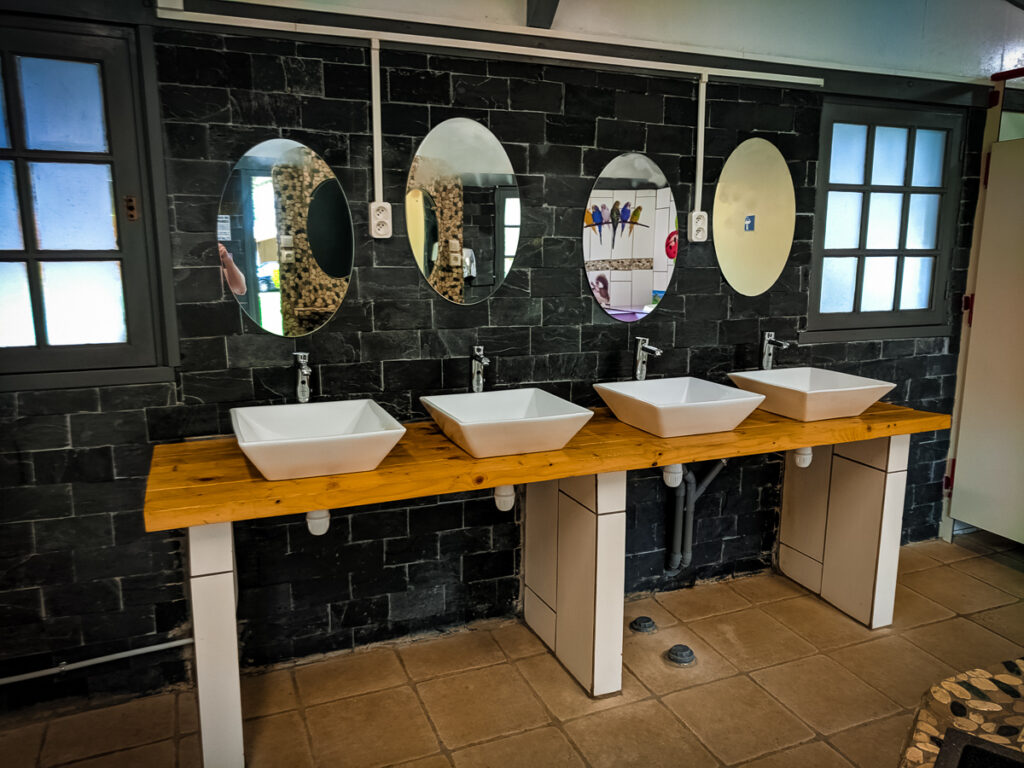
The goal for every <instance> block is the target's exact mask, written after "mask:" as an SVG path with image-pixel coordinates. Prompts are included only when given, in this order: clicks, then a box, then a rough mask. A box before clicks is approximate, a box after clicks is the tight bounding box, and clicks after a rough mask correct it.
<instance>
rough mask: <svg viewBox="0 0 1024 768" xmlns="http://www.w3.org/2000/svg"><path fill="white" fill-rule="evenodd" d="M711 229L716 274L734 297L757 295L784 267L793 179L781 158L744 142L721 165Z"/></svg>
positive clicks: (757, 143) (758, 143) (763, 144)
mask: <svg viewBox="0 0 1024 768" xmlns="http://www.w3.org/2000/svg"><path fill="white" fill-rule="evenodd" d="M712 210H713V216H712V219H711V227H712V232H713V239H714V243H715V254H716V255H717V257H718V266H719V267H720V268H721V270H722V274H723V275H724V276H725V279H726V280H727V281H728V282H729V285H731V286H732V287H733V288H734V289H735V290H736V292H737V293H742V294H743V295H744V296H757V295H759V294H762V293H764V292H765V291H767V290H768V289H769V288H771V287H772V285H774V283H775V281H776V280H778V279H779V275H781V274H782V268H783V267H784V266H786V259H788V258H789V251H790V249H791V248H792V246H793V229H794V227H795V226H796V196H795V194H794V192H793V177H792V176H791V175H790V173H789V166H788V165H786V160H785V158H784V157H783V156H782V153H781V152H779V150H778V149H776V148H775V145H774V144H772V143H771V142H768V141H765V140H764V139H747V140H746V141H744V142H743V143H742V144H740V145H739V146H738V147H736V149H734V150H733V151H732V154H731V155H729V158H728V159H727V160H726V161H725V166H724V167H723V168H722V174H721V176H719V179H718V187H717V188H716V189H715V206H714V208H713V209H712Z"/></svg>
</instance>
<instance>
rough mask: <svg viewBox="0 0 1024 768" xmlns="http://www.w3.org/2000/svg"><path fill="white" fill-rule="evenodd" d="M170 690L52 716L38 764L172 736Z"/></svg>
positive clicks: (78, 757) (94, 753) (61, 760)
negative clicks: (114, 704)
mask: <svg viewBox="0 0 1024 768" xmlns="http://www.w3.org/2000/svg"><path fill="white" fill-rule="evenodd" d="M174 705H175V695H174V694H173V693H169V694H165V695H162V696H149V697H146V698H142V699H135V700H134V701H130V702H128V703H127V704H119V705H117V706H114V707H105V708H103V709H94V710H90V711H88V712H81V713H79V714H75V715H69V716H68V717H61V718H58V719H56V720H53V721H52V722H51V723H50V727H49V729H48V731H47V734H46V742H45V743H44V745H43V751H42V755H41V759H40V764H41V765H42V766H44V768H45V767H46V766H51V765H59V764H61V763H67V762H71V761H72V760H81V759H82V758H86V757H92V756H93V755H99V754H103V753H104V752H113V751H115V750H119V749H127V748H128V747H136V746H139V745H142V744H149V743H151V742H155V741H160V740H162V739H167V738H171V737H173V736H174Z"/></svg>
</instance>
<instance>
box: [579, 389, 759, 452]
mask: <svg viewBox="0 0 1024 768" xmlns="http://www.w3.org/2000/svg"><path fill="white" fill-rule="evenodd" d="M594 389H596V390H597V394H599V395H600V396H601V399H602V400H604V401H605V403H606V404H607V405H608V407H609V408H611V409H612V413H614V414H615V418H617V419H618V420H619V421H623V422H625V423H626V424H629V425H630V426H631V427H636V428H637V429H642V430H644V431H645V432H650V433H651V434H654V435H657V436H658V437H683V436H685V435H703V434H706V433H708V432H727V431H729V430H731V429H735V428H736V427H737V426H738V425H739V423H740V422H741V421H743V420H744V419H745V418H747V416H749V415H750V414H751V412H752V411H753V410H754V409H755V408H757V406H758V405H759V404H760V403H761V401H762V400H764V395H758V394H754V393H753V392H745V391H743V390H742V389H736V388H735V387H727V386H725V385H723V384H715V383H714V382H710V381H704V380H703V379H697V378H693V377H692V376H681V377H676V378H671V379H648V380H646V381H619V382H614V383H610V384H595V385H594Z"/></svg>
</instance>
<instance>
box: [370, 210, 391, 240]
mask: <svg viewBox="0 0 1024 768" xmlns="http://www.w3.org/2000/svg"><path fill="white" fill-rule="evenodd" d="M370 235H372V236H373V237H376V238H378V239H384V238H388V237H391V203H370Z"/></svg>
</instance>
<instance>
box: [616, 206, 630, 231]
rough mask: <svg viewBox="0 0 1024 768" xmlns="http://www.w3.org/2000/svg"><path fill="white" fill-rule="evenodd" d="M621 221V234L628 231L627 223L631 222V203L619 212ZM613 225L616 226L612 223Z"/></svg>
mask: <svg viewBox="0 0 1024 768" xmlns="http://www.w3.org/2000/svg"><path fill="white" fill-rule="evenodd" d="M619 221H620V222H621V226H620V227H619V234H620V235H621V234H624V233H625V231H626V225H627V224H628V223H629V203H626V204H625V205H624V206H622V211H620V212H619ZM612 226H615V225H614V224H612Z"/></svg>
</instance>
